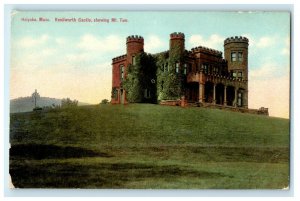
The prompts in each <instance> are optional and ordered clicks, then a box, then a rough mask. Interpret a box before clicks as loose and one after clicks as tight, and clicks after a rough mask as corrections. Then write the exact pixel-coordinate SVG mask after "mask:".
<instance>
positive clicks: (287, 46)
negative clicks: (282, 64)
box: [280, 37, 290, 56]
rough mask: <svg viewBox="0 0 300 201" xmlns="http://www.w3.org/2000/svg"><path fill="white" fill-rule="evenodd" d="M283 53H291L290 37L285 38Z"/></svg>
mask: <svg viewBox="0 0 300 201" xmlns="http://www.w3.org/2000/svg"><path fill="white" fill-rule="evenodd" d="M280 53H281V54H282V55H287V56H289V55H290V37H286V39H285V40H284V48H282V50H281V52H280Z"/></svg>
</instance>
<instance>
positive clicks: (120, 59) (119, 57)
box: [112, 54, 127, 63]
mask: <svg viewBox="0 0 300 201" xmlns="http://www.w3.org/2000/svg"><path fill="white" fill-rule="evenodd" d="M126 57H127V55H126V54H124V55H121V56H118V57H115V58H113V59H112V60H113V63H115V62H118V61H122V60H124V59H126Z"/></svg>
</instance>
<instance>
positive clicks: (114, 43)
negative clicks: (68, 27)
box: [77, 34, 125, 52]
mask: <svg viewBox="0 0 300 201" xmlns="http://www.w3.org/2000/svg"><path fill="white" fill-rule="evenodd" d="M124 46H125V41H124V39H122V38H120V37H119V36H115V35H110V36H106V37H98V36H94V35H92V34H85V35H84V36H82V37H81V38H80V41H79V43H78V44H77V47H79V48H81V49H83V50H85V51H97V52H112V51H118V50H122V49H123V47H124Z"/></svg>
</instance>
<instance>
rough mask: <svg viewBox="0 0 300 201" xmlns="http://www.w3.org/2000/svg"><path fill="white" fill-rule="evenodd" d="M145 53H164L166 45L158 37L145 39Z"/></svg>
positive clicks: (151, 36) (153, 36)
mask: <svg viewBox="0 0 300 201" xmlns="http://www.w3.org/2000/svg"><path fill="white" fill-rule="evenodd" d="M144 44H145V48H144V49H145V52H149V53H156V52H158V51H163V49H162V48H165V46H166V45H165V43H164V42H163V40H161V39H160V38H159V37H158V36H156V35H150V36H148V37H146V38H145V41H144Z"/></svg>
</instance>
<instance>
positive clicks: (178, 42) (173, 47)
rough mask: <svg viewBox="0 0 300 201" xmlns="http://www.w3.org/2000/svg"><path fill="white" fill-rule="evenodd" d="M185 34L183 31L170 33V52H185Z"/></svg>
mask: <svg viewBox="0 0 300 201" xmlns="http://www.w3.org/2000/svg"><path fill="white" fill-rule="evenodd" d="M184 49H185V47H184V34H183V33H181V32H178V33H177V32H174V33H171V34H170V54H172V53H175V54H178V53H180V54H181V53H183V52H184Z"/></svg>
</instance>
